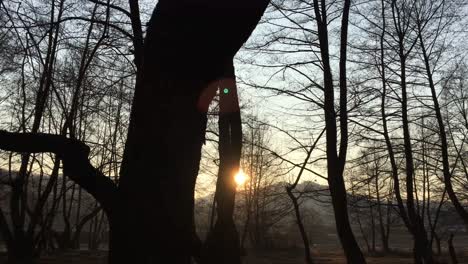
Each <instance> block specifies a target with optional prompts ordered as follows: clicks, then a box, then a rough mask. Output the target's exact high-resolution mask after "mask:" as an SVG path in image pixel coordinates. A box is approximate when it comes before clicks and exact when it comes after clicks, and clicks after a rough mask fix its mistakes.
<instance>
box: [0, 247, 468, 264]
mask: <svg viewBox="0 0 468 264" xmlns="http://www.w3.org/2000/svg"><path fill="white" fill-rule="evenodd" d="M106 254H107V252H105V251H70V252H65V253H61V254H57V255H53V256H44V257H41V259H40V260H39V262H38V264H62V263H63V264H65V263H67V264H68V263H70V264H105V263H106ZM302 254H303V253H302V250H300V249H290V250H284V249H282V250H269V251H257V252H249V254H248V255H247V256H246V257H245V258H244V261H243V263H244V264H303V263H304V258H303V255H302ZM366 259H367V263H368V264H411V263H414V262H413V259H412V256H411V254H408V253H400V254H391V255H388V256H379V257H376V256H374V257H371V256H368V257H366ZM313 260H314V263H316V264H335V263H336V264H341V263H343V264H344V263H346V262H345V259H344V258H343V255H342V254H340V253H339V252H333V251H329V252H321V253H320V254H317V253H316V252H315V253H314V254H313ZM458 261H459V263H460V264H462V263H468V255H466V254H463V256H458ZM4 262H5V258H4V256H1V255H0V264H1V263H4ZM438 263H441V264H443V263H446V264H450V263H451V262H450V261H449V258H448V256H442V257H440V258H439V262H438Z"/></svg>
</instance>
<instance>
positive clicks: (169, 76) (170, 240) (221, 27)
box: [110, 0, 268, 263]
mask: <svg viewBox="0 0 468 264" xmlns="http://www.w3.org/2000/svg"><path fill="white" fill-rule="evenodd" d="M267 3H268V2H267V1H264V0H262V1H254V2H249V1H221V2H219V1H211V0H206V1H197V2H195V1H159V3H158V5H157V7H156V9H155V12H154V13H153V16H152V18H151V21H150V23H149V27H148V30H147V32H148V33H147V38H146V40H145V47H144V56H143V58H144V60H143V64H142V71H143V74H142V78H141V80H140V82H139V84H140V85H139V87H137V89H136V91H135V98H134V104H133V109H132V115H131V124H130V129H129V134H128V139H127V146H126V151H125V156H124V162H123V165H122V171H121V178H120V186H119V191H120V192H119V199H120V203H119V210H118V212H117V216H116V217H110V222H111V229H112V230H117V233H115V232H114V233H113V234H112V235H111V237H112V238H111V246H112V247H114V248H113V251H112V252H113V253H112V254H111V261H112V262H115V263H130V262H133V263H136V262H139V263H156V262H158V263H159V262H163V261H167V260H171V263H190V258H191V255H192V239H193V225H192V224H193V223H192V219H193V202H194V200H193V199H194V198H193V195H194V188H195V180H196V177H197V174H198V166H199V161H200V154H201V147H202V144H203V143H204V134H205V126H206V111H207V109H208V104H209V103H210V101H211V99H212V98H213V96H214V94H215V92H216V89H217V86H216V84H217V80H218V79H219V78H222V77H223V76H224V74H225V70H226V65H232V59H233V56H234V55H235V53H236V52H237V50H238V49H239V48H240V47H241V45H242V44H243V43H244V42H245V40H246V39H247V38H248V37H249V35H250V34H251V32H252V30H253V29H254V28H255V26H256V24H257V22H258V21H259V19H260V17H261V15H262V14H263V11H264V9H265V8H266V5H267ZM239 14H242V16H239ZM241 17H242V19H241ZM214 21H216V23H213V22H214ZM150 164H151V165H150ZM223 173H224V174H226V173H228V171H225V172H223ZM226 195H227V194H226ZM232 200H233V199H232ZM217 204H218V205H219V201H218V202H217ZM218 219H224V220H226V219H227V220H229V218H226V219H225V218H223V217H222V216H221V215H219V212H218ZM221 224H223V225H229V226H230V227H231V229H230V230H231V231H235V227H234V225H233V221H232V218H231V222H230V224H229V223H227V222H223V223H217V226H218V228H219V226H220V225H221ZM129 226H131V227H133V230H132V232H129V231H125V229H128V227H129ZM217 226H215V228H214V230H217ZM233 227H234V228H233ZM231 233H232V234H233V236H231V237H230V238H229V242H233V243H234V244H236V245H238V236H237V232H231ZM223 235H225V234H223ZM236 237H237V242H236V239H235V238H236ZM223 238H226V237H225V236H223ZM149 241H151V243H148V242H149ZM129 243H131V245H129ZM219 245H221V243H218V246H219ZM128 251H131V253H129V254H128V253H126V252H128ZM236 254H237V255H238V253H236Z"/></svg>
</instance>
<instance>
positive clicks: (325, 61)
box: [313, 0, 366, 264]
mask: <svg viewBox="0 0 468 264" xmlns="http://www.w3.org/2000/svg"><path fill="white" fill-rule="evenodd" d="M350 5H351V1H350V0H345V1H344V6H343V14H342V20H341V39H340V66H339V68H340V71H339V88H340V89H339V91H340V103H339V105H340V115H339V120H340V121H339V123H340V133H341V137H340V142H339V143H340V144H339V149H338V140H337V135H338V132H337V124H336V122H337V115H336V112H335V87H334V84H333V77H332V70H331V66H330V52H329V41H328V23H329V21H328V14H327V8H326V3H325V1H321V2H320V4H319V1H318V0H314V1H313V6H314V11H315V20H316V23H317V32H318V37H319V42H320V55H321V59H322V66H323V79H324V80H323V82H324V95H325V98H324V112H325V127H326V138H327V141H326V150H327V173H328V178H327V179H328V185H329V188H330V194H331V198H332V204H333V210H334V212H335V222H336V229H337V232H338V237H339V238H340V242H341V245H342V247H343V250H344V252H345V254H346V259H347V261H348V263H353V264H354V263H356V264H358V263H366V261H365V259H364V256H363V254H362V252H361V249H360V248H359V245H358V243H357V241H356V238H355V236H354V234H353V231H352V229H351V225H350V223H349V216H348V203H347V198H346V187H345V183H344V179H343V172H344V168H345V164H346V152H347V146H348V112H347V102H348V101H347V79H346V60H347V57H346V54H347V46H348V22H349V21H348V20H349V9H350Z"/></svg>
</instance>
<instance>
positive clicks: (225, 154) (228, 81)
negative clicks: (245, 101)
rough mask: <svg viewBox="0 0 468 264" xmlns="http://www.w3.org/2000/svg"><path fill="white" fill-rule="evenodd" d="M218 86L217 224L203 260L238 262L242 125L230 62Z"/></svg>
mask: <svg viewBox="0 0 468 264" xmlns="http://www.w3.org/2000/svg"><path fill="white" fill-rule="evenodd" d="M218 87H219V97H220V98H219V121H218V125H219V142H218V149H219V159H220V163H219V171H218V179H217V182H216V193H215V199H216V212H217V214H216V215H217V219H216V223H215V225H214V227H213V229H211V230H210V231H209V233H208V236H207V239H206V242H205V245H204V248H203V252H202V263H207V264H209V263H213V264H215V263H226V264H230V263H232V264H240V263H241V258H240V240H239V234H238V231H237V228H236V226H235V223H234V219H233V213H234V202H235V195H236V183H235V182H234V175H235V173H236V172H237V171H239V162H240V155H241V148H242V125H241V118H240V109H239V99H238V97H237V87H236V80H235V73H234V65H233V62H231V63H229V64H227V65H226V66H225V74H224V76H223V77H222V78H221V79H220V81H219V83H218Z"/></svg>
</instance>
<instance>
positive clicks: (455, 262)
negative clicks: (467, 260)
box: [447, 234, 458, 264]
mask: <svg viewBox="0 0 468 264" xmlns="http://www.w3.org/2000/svg"><path fill="white" fill-rule="evenodd" d="M453 237H454V235H453V234H450V237H449V239H448V242H447V243H448V249H449V253H450V261H451V263H452V264H458V259H457V254H456V252H455V248H454V247H453Z"/></svg>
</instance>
